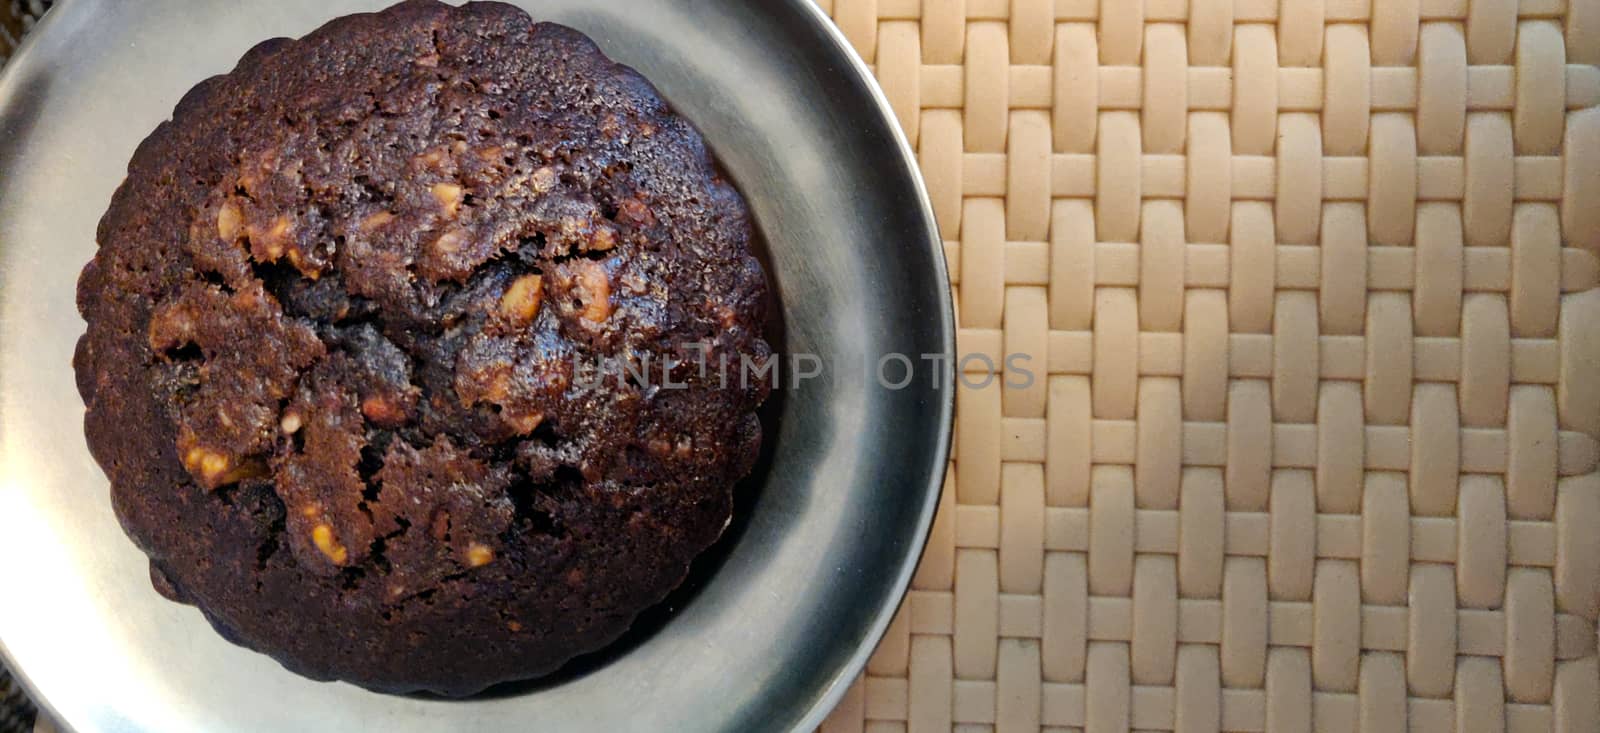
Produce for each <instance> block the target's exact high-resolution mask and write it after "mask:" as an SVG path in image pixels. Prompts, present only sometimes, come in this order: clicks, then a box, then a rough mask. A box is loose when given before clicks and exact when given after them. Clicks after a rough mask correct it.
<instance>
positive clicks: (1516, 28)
mask: <svg viewBox="0 0 1600 733" xmlns="http://www.w3.org/2000/svg"><path fill="white" fill-rule="evenodd" d="M821 5H822V7H823V8H824V9H825V10H826V11H828V12H830V13H831V14H832V16H833V17H834V19H835V20H836V22H837V23H838V25H839V27H840V28H841V29H842V30H843V31H844V33H845V35H846V36H847V37H848V38H849V39H850V40H851V42H852V43H853V44H854V45H855V47H856V49H857V50H858V51H859V52H860V53H861V55H862V56H863V57H864V58H865V59H866V60H867V62H868V63H869V64H872V65H873V66H874V69H875V72H876V74H877V76H878V78H879V80H880V81H881V82H882V84H883V87H884V90H885V91H886V92H887V94H888V97H889V99H890V100H891V102H892V104H893V107H894V109H895V112H896V114H897V115H898V117H899V120H900V122H901V124H902V126H903V127H904V128H905V130H906V133H907V134H908V135H909V137H910V139H911V140H912V142H913V144H914V145H915V146H916V148H917V150H918V156H919V159H920V162H921V165H922V169H923V173H924V176H925V178H926V179H927V182H928V186H929V189H930V190H931V193H932V196H933V200H934V205H935V208H936V210H937V215H938V218H939V224H940V226H941V228H942V230H943V233H944V236H945V239H946V240H947V241H946V254H947V255H948V258H949V262H950V266H951V271H952V275H953V278H954V279H955V280H956V284H957V288H956V289H957V291H958V293H957V299H958V310H959V317H960V327H961V331H960V337H959V341H960V349H961V351H962V352H963V353H980V354H986V355H988V356H989V357H990V362H991V363H994V364H1003V363H1004V359H1003V356H1004V355H1006V354H1014V353H1026V354H1030V355H1036V358H1035V361H1034V364H1035V365H1039V364H1040V363H1041V362H1042V363H1043V364H1044V365H1047V367H1048V368H1047V370H1041V371H1047V372H1048V378H1047V379H1039V380H1037V381H1036V382H1035V384H1033V385H1032V386H1031V387H1028V388H1023V389H1011V388H1008V387H1005V386H1003V385H1002V384H1001V383H999V382H997V383H995V384H993V385H991V386H989V387H987V388H984V389H962V390H961V392H960V396H959V402H958V408H959V416H958V418H957V429H956V433H957V435H956V451H955V460H954V462H953V465H952V467H951V469H950V476H949V481H948V483H947V486H946V492H945V496H944V499H943V503H942V506H941V510H940V514H939V517H938V520H937V523H936V525H935V528H934V531H933V538H932V541H931V543H930V545H929V547H928V550H927V554H926V556H925V557H924V559H923V562H922V566H921V569H920V571H919V572H918V574H917V576H916V579H915V583H914V589H913V591H912V592H911V594H910V596H909V598H908V599H907V600H906V602H905V605H904V606H903V607H902V608H901V610H900V613H899V616H898V618H897V619H896V621H895V622H894V624H893V626H891V628H890V630H889V633H888V636H887V638H886V639H885V640H884V642H883V644H882V645H881V647H880V648H879V649H878V650H877V652H876V654H875V655H874V656H873V658H872V661H871V663H870V664H869V666H868V668H867V672H866V674H865V676H864V677H863V678H862V679H861V680H859V681H858V682H856V683H855V685H854V686H853V687H852V688H851V689H850V691H849V693H848V694H847V695H846V697H845V699H844V702H843V703H842V704H841V705H840V706H839V708H838V709H837V710H836V711H835V712H834V714H833V716H832V717H831V718H829V720H828V721H827V723H826V724H825V725H824V726H823V730H824V731H827V732H828V733H845V732H846V731H863V730H865V731H874V732H878V733H889V732H890V731H900V730H910V731H947V730H952V729H954V730H959V731H969V732H971V733H977V732H978V731H989V730H996V731H1036V730H1039V729H1041V728H1044V729H1048V730H1073V731H1076V730H1080V729H1081V730H1087V731H1093V732H1099V731H1127V730H1151V731H1217V730H1229V731H1274V732H1277V731H1283V732H1285V733H1291V732H1296V731H1313V730H1316V731H1355V730H1361V731H1403V730H1408V729H1409V730H1414V731H1458V730H1459V731H1468V730H1472V731H1477V730H1484V731H1495V730H1512V731H1562V732H1565V733H1595V732H1596V731H1600V667H1597V659H1596V633H1595V623H1596V619H1597V615H1600V475H1597V474H1596V461H1597V458H1600V444H1597V442H1596V438H1597V437H1600V291H1597V290H1594V289H1593V288H1594V287H1595V285H1596V280H1597V275H1600V260H1597V258H1596V253H1597V252H1600V109H1596V108H1595V105H1596V103H1597V102H1600V69H1597V68H1596V67H1595V66H1594V64H1596V63H1600V0H1522V1H1521V2H1518V1H1517V0H1470V1H1469V0H1099V1H1097V0H822V2H821ZM982 363H983V362H982V360H979V359H973V360H970V361H969V362H968V366H969V367H971V368H978V369H982V368H983V366H982ZM973 381H975V382H976V381H982V380H973Z"/></svg>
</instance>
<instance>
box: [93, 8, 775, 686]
mask: <svg viewBox="0 0 1600 733" xmlns="http://www.w3.org/2000/svg"><path fill="white" fill-rule="evenodd" d="M97 238H98V241H99V244H100V248H99V252H98V254H97V255H96V256H95V258H94V260H93V261H92V262H90V263H89V265H88V266H87V267H86V268H85V269H84V271H83V274H82V277H81V279H80V282H79V290H78V304H79V309H80V311H81V312H82V314H83V316H84V318H85V320H86V321H87V322H88V332H87V334H86V335H85V336H84V337H83V338H82V339H81V340H80V341H79V344H78V353H77V357H76V360H75V366H76V369H77V375H78V384H79V389H80V391H81V392H82V394H83V398H84V401H85V403H86V404H87V406H88V412H87V416H86V419H85V426H86V433H87V436H88V441H89V446H90V448H91V450H92V451H93V454H94V456H95V458H96V460H97V461H98V462H99V463H100V465H101V466H102V467H103V468H104V469H105V471H106V473H107V474H108V475H109V477H110V480H111V494H112V500H113V503H114V506H115V508H116V512H117V516H118V517H119V519H120V520H121V522H122V525H123V527H124V528H125V530H126V531H127V533H128V535H129V536H130V537H131V538H132V539H133V540H134V542H136V543H137V544H138V546H139V547H140V548H141V549H143V550H144V551H145V553H147V554H148V555H149V556H150V568H151V577H152V581H153V582H154V584H155V586H156V588H157V589H158V590H160V591H161V592H162V593H163V594H164V595H167V596H168V597H170V598H172V599H174V600H178V601H181V602H186V603H191V604H193V605H195V606H196V607H198V608H199V609H200V610H201V611H202V612H204V614H205V616H206V617H207V618H208V619H209V620H210V621H211V623H212V624H213V625H214V626H215V627H216V629H217V630H218V631H219V632H220V633H222V634H223V635H224V636H225V637H227V638H228V639H230V640H233V641H235V642H236V643H239V644H242V645H244V646H247V647H250V648H253V649H256V650H259V651H262V652H265V653H267V654H269V655H271V656H273V657H274V658H276V659H278V660H279V661H280V662H282V663H283V665H284V666H285V667H288V668H289V669H291V670H293V671H295V672H298V673H300V674H303V675H306V676H308V677H312V678H316V679H322V680H327V679H342V680H347V681H350V682H353V683H356V684H359V685H362V686H365V687H368V688H371V689H375V690H380V691H388V692H408V691H419V690H428V691H434V692H438V693H442V694H446V695H465V694H471V693H474V692H477V691H480V690H482V689H484V688H485V687H487V686H489V685H492V684H494V683H498V682H502V681H509V680H517V679H525V678H531V677H535V676H539V675H542V674H545V673H548V672H551V671H553V670H555V669H556V668H558V667H559V666H561V665H562V664H563V663H564V662H565V661H567V660H568V659H570V658H571V657H573V656H575V655H578V654H582V653H584V652H588V651H591V650H595V649H597V648H599V647H601V646H603V645H605V644H607V643H608V642H610V641H612V640H613V639H615V638H616V637H617V636H618V635H620V634H621V633H622V632H623V631H625V630H626V629H627V628H628V626H629V625H630V623H631V622H632V620H633V619H634V618H635V616H636V615H637V614H638V613H639V612H640V611H641V610H643V609H645V608H647V607H649V606H651V605H653V604H655V603H657V602H658V601H659V600H660V599H661V598H662V597H663V596H664V595H665V594H666V593H667V592H668V591H670V590H671V589H672V588H674V587H675V586H677V585H678V584H680V583H681V582H682V581H683V579H684V577H685V574H686V573H687V569H688V567H689V564H690V561H691V560H692V559H693V558H694V557H695V556H696V555H698V554H699V553H701V552H702V551H704V550H705V549H706V548H707V547H708V546H710V545H711V544H712V543H713V542H714V541H715V540H716V539H717V537H718V536H719V535H720V534H721V532H722V531H723V529H724V528H725V527H726V526H727V524H728V522H729V518H730V513H731V507H732V502H731V492H732V489H733V486H734V484H735V483H736V482H737V481H738V480H739V479H740V478H742V477H743V476H745V475H746V474H748V472H749V471H750V470H751V467H752V465H753V463H754V461H755V458H756V455H757V453H758V451H759V445H760V441H761V428H760V423H759V422H758V420H757V418H756V415H755V411H756V410H757V408H758V407H759V406H760V404H761V403H762V401H763V400H764V399H765V398H766V396H767V393H768V390H769V388H770V387H769V385H768V384H767V383H766V381H765V380H763V379H742V378H738V377H737V376H732V375H730V376H728V377H725V376H724V372H723V371H722V370H721V369H719V368H718V367H719V365H721V364H723V363H731V364H739V363H741V360H749V361H756V362H759V361H761V360H764V359H766V358H768V357H769V356H770V351H769V347H768V345H767V344H766V342H765V341H763V337H762V327H761V324H762V323H763V317H764V314H763V308H764V299H765V287H766V286H765V280H764V274H763V271H762V268H761V266H760V264H759V263H758V262H757V260H756V259H755V258H754V257H753V256H752V250H751V224H750V216H749V212H748V210H747V209H746V207H745V204H744V202H743V200H742V199H741V198H740V196H739V194H738V193H737V192H736V191H735V190H734V189H733V187H732V186H731V185H729V183H728V182H727V181H726V180H725V179H724V178H723V176H722V174H721V173H720V172H719V170H718V168H717V167H716V166H715V164H714V163H713V161H712V160H711V158H710V156H709V155H708V153H707V151H706V147H705V145H704V143H703V141H702V140H701V138H700V136H699V134H698V133H697V132H696V131H695V130H694V129H693V128H692V127H691V126H690V125H689V124H688V123H687V122H685V121H684V120H683V119H682V118H680V117H678V116H677V115H676V114H674V113H673V111H672V110H671V109H670V108H669V107H668V106H667V104H666V103H664V102H663V101H662V100H661V98H660V97H659V95H658V94H657V92H656V91H655V89H654V88H653V87H652V86H651V85H650V84H649V82H647V81H646V80H645V79H644V78H642V77H641V76H640V75H639V74H638V73H636V72H635V71H633V70H632V69H629V68H627V67H624V66H620V65H618V64H615V63H613V62H611V61H610V60H609V59H607V58H606V57H605V56H604V55H603V54H602V53H601V52H600V50H599V49H598V48H597V47H596V46H595V45H594V44H593V43H592V42H591V41H590V40H589V39H588V38H586V37H585V36H583V35H582V34H580V33H578V32H576V31H574V30H571V29H569V28H565V27H562V26H559V25H553V24H549V23H535V22H534V21H533V20H532V19H530V18H529V17H528V16H527V15H526V14H524V13H523V12H522V11H520V10H517V9H515V8H513V7H511V6H509V5H503V4H498V3H473V4H469V5H466V6H464V7H460V8H453V7H450V6H446V5H443V4H440V3H437V2H432V1H430V0H418V1H412V2H405V3H402V4H400V5H397V6H394V7H392V8H389V9H388V10H385V11H383V12H380V13H376V14H367V15H355V16H350V17H345V18H340V19H338V20H335V21H333V22H331V23H329V24H328V25H325V26H323V27H322V28H320V29H319V30H317V31H315V32H313V33H311V34H310V35H308V36H306V37H304V38H302V39H299V40H284V39H277V40H271V41H267V42H265V43H263V44H261V45H259V46H257V47H256V48H254V49H252V50H251V51H250V52H249V53H248V54H246V55H245V57H244V58H243V60H241V61H240V62H239V65H238V66H237V67H236V68H235V69H234V70H233V71H232V72H231V73H228V74H226V75H223V76H219V77H215V78H212V79H209V80H207V81H205V82H202V83H201V84H200V85H199V86H197V87H195V88H194V89H193V90H192V91H190V92H189V93H188V94H187V95H186V96H185V97H184V98H183V100H182V101H181V102H180V103H179V104H178V106H177V109H176V110H175V111H174V113H173V116H172V119H171V120H169V121H167V122H165V123H163V124H162V125H161V126H160V127H158V128H157V129H156V131H155V132H154V133H153V134H152V135H151V136H150V137H149V138H148V139H146V140H145V141H144V143H143V144H142V145H140V146H139V148H138V151H137V152H136V153H135V154H134V156H133V160H132V162H131V163H130V164H129V166H128V177H127V180H126V181H125V182H124V183H123V184H122V186H121V187H120V188H119V189H118V190H117V192H116V194H115V196H114V197H113V199H112V202H111V206H110V209H109V211H108V212H107V213H106V214H105V217H104V218H103V219H102V220H101V222H100V228H99V232H98V237H97ZM707 364H709V365H710V368H702V365H707Z"/></svg>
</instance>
